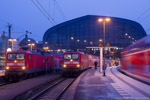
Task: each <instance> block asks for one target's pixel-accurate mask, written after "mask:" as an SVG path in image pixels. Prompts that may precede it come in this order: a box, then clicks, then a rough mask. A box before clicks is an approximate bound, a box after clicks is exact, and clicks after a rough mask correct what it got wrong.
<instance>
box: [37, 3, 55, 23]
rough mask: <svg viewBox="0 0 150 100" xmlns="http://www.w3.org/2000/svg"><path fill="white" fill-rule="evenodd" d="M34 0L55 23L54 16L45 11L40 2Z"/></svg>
mask: <svg viewBox="0 0 150 100" xmlns="http://www.w3.org/2000/svg"><path fill="white" fill-rule="evenodd" d="M36 2H37V3H38V4H39V6H40V7H41V8H42V9H43V11H44V12H45V13H46V14H47V15H48V17H49V18H50V19H51V20H52V21H53V22H54V23H55V24H56V22H55V20H54V18H52V17H51V16H50V14H49V13H48V12H47V11H46V9H45V8H44V7H43V6H42V4H41V3H40V2H39V1H38V0H36Z"/></svg>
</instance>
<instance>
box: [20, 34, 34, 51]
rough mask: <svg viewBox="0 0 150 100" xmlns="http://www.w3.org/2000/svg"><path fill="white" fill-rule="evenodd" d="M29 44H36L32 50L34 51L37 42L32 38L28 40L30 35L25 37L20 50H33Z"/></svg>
mask: <svg viewBox="0 0 150 100" xmlns="http://www.w3.org/2000/svg"><path fill="white" fill-rule="evenodd" d="M29 44H34V46H32V50H34V49H35V47H36V41H35V40H34V39H32V38H28V35H25V38H24V39H23V40H21V41H20V43H19V46H20V49H24V50H31V46H29Z"/></svg>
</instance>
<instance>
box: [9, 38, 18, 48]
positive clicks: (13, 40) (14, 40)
mask: <svg viewBox="0 0 150 100" xmlns="http://www.w3.org/2000/svg"><path fill="white" fill-rule="evenodd" d="M8 41H10V42H12V50H13V45H14V43H13V42H16V41H17V39H8Z"/></svg>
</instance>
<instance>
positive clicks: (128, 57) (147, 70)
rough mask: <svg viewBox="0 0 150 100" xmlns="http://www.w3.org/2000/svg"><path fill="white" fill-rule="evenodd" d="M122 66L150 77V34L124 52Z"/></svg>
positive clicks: (129, 70)
mask: <svg viewBox="0 0 150 100" xmlns="http://www.w3.org/2000/svg"><path fill="white" fill-rule="evenodd" d="M121 64H122V66H121V68H122V69H123V70H125V71H127V72H130V73H133V74H136V75H139V76H142V77H145V78H148V79H150V36H146V37H144V38H142V39H140V40H139V41H137V42H135V43H134V44H132V45H130V46H129V47H127V48H126V49H125V50H124V51H123V52H122V59H121Z"/></svg>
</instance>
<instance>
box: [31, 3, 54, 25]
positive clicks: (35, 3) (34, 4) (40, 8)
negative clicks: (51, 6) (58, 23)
mask: <svg viewBox="0 0 150 100" xmlns="http://www.w3.org/2000/svg"><path fill="white" fill-rule="evenodd" d="M31 1H32V3H33V4H34V5H35V6H36V7H37V8H38V9H39V11H40V12H41V13H42V14H43V16H44V17H45V18H46V19H48V21H49V22H50V23H51V24H52V25H54V23H53V22H52V21H51V20H50V19H49V17H48V16H47V15H46V14H45V13H44V12H43V11H42V10H41V8H40V7H39V6H38V5H37V4H36V3H35V2H34V1H33V0H31Z"/></svg>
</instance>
